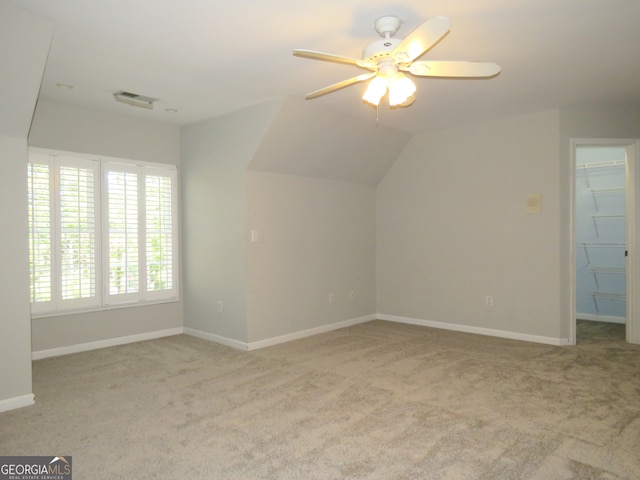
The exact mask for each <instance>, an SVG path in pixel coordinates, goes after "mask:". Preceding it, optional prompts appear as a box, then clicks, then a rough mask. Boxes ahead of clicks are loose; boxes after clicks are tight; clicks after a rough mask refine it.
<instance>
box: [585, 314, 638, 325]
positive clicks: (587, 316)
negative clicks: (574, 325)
mask: <svg viewBox="0 0 640 480" xmlns="http://www.w3.org/2000/svg"><path fill="white" fill-rule="evenodd" d="M576 319H577V320H588V321H590V322H607V323H622V324H625V323H627V319H626V318H625V317H611V316H607V315H593V314H591V313H576Z"/></svg>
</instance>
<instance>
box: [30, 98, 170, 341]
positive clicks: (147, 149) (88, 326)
mask: <svg viewBox="0 0 640 480" xmlns="http://www.w3.org/2000/svg"><path fill="white" fill-rule="evenodd" d="M131 108H133V107H131ZM29 145H30V146H33V147H41V148H50V149H54V150H64V151H71V152H79V153H88V154H93V155H104V156H111V157H119V158H127V159H133V160H142V161H149V162H158V163H167V164H172V165H180V131H179V128H178V127H175V126H170V125H160V124H157V123H152V122H146V121H141V120H138V119H133V118H129V117H124V116H120V115H114V114H108V113H102V112H96V111H92V110H85V109H80V108H74V107H70V106H63V105H58V104H55V103H51V102H46V101H39V102H38V106H37V108H36V112H35V116H34V119H33V125H32V127H31V132H30V134H29ZM179 174H180V173H179ZM32 325H33V326H32V328H33V338H32V348H33V351H34V352H40V351H43V350H49V349H55V348H61V347H68V346H73V345H78V344H83V343H90V342H98V341H104V340H109V339H114V338H119V337H127V336H131V335H140V334H145V333H150V332H157V331H162V330H168V329H173V328H178V327H181V326H182V302H181V301H180V302H174V303H166V304H160V305H148V306H138V307H131V308H122V309H113V310H108V311H101V312H90V313H76V314H72V315H62V316H55V317H46V318H36V319H34V320H33V321H32Z"/></svg>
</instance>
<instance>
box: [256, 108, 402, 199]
mask: <svg viewBox="0 0 640 480" xmlns="http://www.w3.org/2000/svg"><path fill="white" fill-rule="evenodd" d="M410 138H411V135H410V134H408V133H406V132H403V131H400V130H395V129H392V128H388V127H383V126H377V125H376V113H375V110H373V109H372V110H371V118H370V120H368V121H367V120H363V119H362V118H359V117H353V116H350V115H348V114H345V113H343V112H338V111H336V110H333V109H331V108H327V107H325V106H322V105H320V104H318V103H314V102H309V101H305V100H302V99H298V98H293V97H291V98H287V99H286V100H285V101H284V103H283V105H282V108H281V110H280V112H279V113H278V115H277V116H276V118H275V119H274V121H273V122H272V124H271V126H270V127H269V130H268V131H267V133H266V135H265V137H264V139H263V141H262V143H261V144H260V146H259V147H258V150H257V151H256V153H255V155H254V157H253V159H252V160H251V162H250V163H249V166H248V169H249V170H259V171H266V172H273V173H284V174H291V175H302V176H308V177H319V178H328V179H333V180H343V181H346V182H352V183H358V184H364V185H371V186H376V185H378V183H379V182H380V181H381V180H382V178H384V176H385V175H386V173H387V171H388V170H389V168H390V167H391V165H393V163H394V162H395V160H396V158H397V157H398V155H399V154H400V152H401V151H402V149H403V148H404V146H405V145H406V144H407V142H408V141H409V139H410Z"/></svg>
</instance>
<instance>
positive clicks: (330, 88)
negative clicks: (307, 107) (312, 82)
mask: <svg viewBox="0 0 640 480" xmlns="http://www.w3.org/2000/svg"><path fill="white" fill-rule="evenodd" d="M376 73H377V72H372V73H364V74H362V75H358V76H357V77H352V78H348V79H346V80H343V81H341V82H338V83H334V84H333V85H329V86H328V87H324V88H321V89H320V90H316V91H315V92H311V93H309V94H308V95H307V96H306V97H304V98H306V99H307V100H311V99H312V98H316V97H319V96H320V95H324V94H326V93H331V92H334V91H336V90H340V89H341V88H344V87H348V86H349V85H353V84H354V83H358V82H364V81H365V80H369V79H370V78H371V77H375V76H376Z"/></svg>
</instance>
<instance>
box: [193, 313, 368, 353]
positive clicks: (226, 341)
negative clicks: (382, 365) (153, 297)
mask: <svg viewBox="0 0 640 480" xmlns="http://www.w3.org/2000/svg"><path fill="white" fill-rule="evenodd" d="M376 318H377V317H376V315H375V314H371V315H365V316H364V317H358V318H352V319H349V320H344V321H342V322H336V323H331V324H329V325H322V326H320V327H315V328H310V329H308V330H300V331H298V332H293V333H288V334H286V335H280V336H278V337H272V338H266V339H264V340H258V341H257V342H249V343H247V342H241V341H239V340H234V339H232V338H227V337H222V336H220V335H214V334H213V333H207V332H203V331H201V330H195V329H193V328H186V327H185V329H184V333H186V334H187V335H192V336H194V337H198V338H202V339H204V340H209V341H211V342H215V343H220V344H222V345H226V346H227V347H232V348H236V349H238V350H244V351H250V350H258V349H260V348H265V347H271V346H273V345H279V344H281V343H285V342H290V341H291V340H298V339H300V338H304V337H310V336H312V335H318V334H319V333H325V332H330V331H331V330H338V329H340V328H345V327H350V326H352V325H357V324H359V323H365V322H369V321H371V320H375V319H376Z"/></svg>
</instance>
